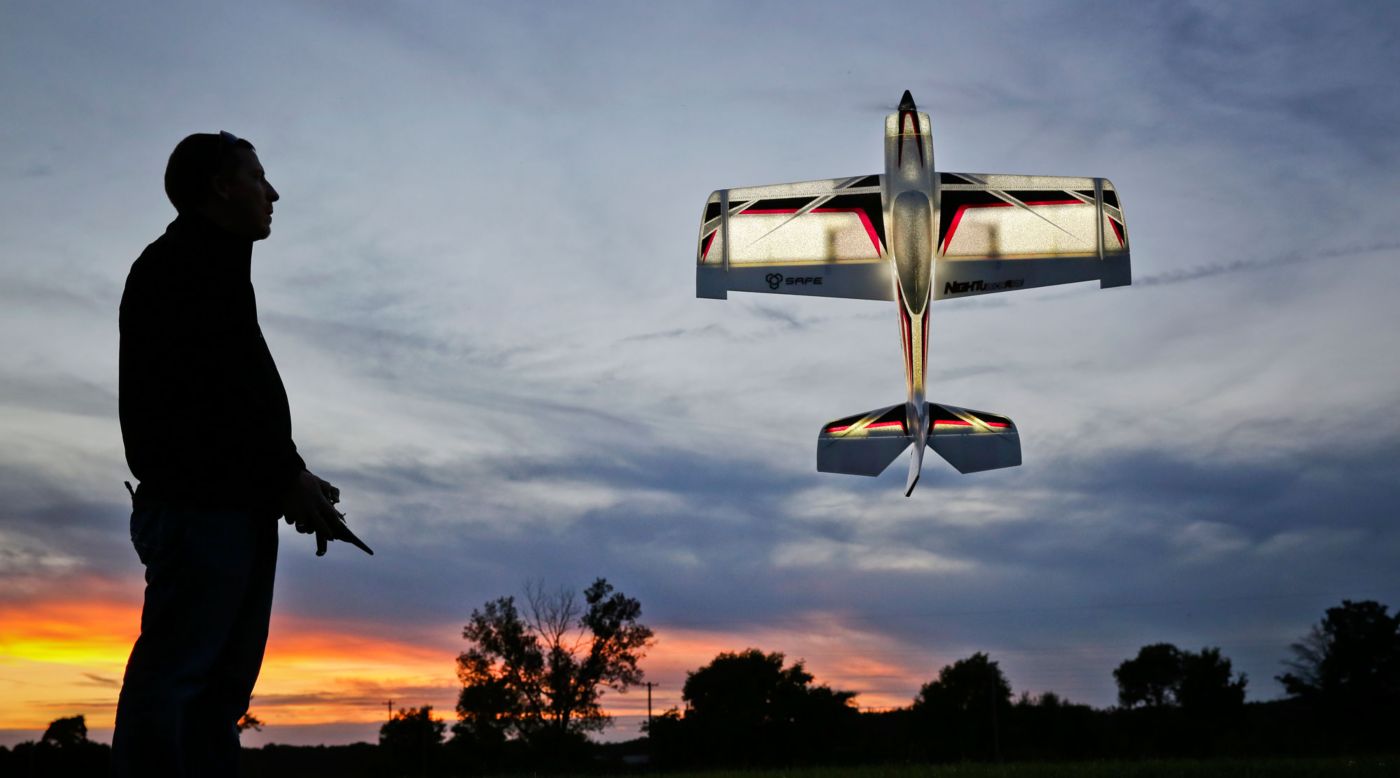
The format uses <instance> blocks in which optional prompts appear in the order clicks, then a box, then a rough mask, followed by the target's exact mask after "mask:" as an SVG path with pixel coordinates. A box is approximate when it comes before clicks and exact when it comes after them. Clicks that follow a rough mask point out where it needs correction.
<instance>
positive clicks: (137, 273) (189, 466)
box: [119, 215, 305, 514]
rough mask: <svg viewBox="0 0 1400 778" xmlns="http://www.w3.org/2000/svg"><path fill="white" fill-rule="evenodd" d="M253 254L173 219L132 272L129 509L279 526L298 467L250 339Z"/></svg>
mask: <svg viewBox="0 0 1400 778" xmlns="http://www.w3.org/2000/svg"><path fill="white" fill-rule="evenodd" d="M252 255H253V244H252V242H250V241H247V240H242V239H239V238H236V237H234V236H232V235H230V234H228V233H226V232H224V231H222V230H220V229H219V228H218V227H216V226H214V225H213V224H212V223H210V222H208V221H206V220H204V219H203V218H200V217H192V216H189V215H181V216H180V217H179V218H177V219H176V220H175V221H174V222H172V223H171V224H170V227H169V228H167V229H166V231H165V234H164V235H162V236H161V237H160V238H157V239H156V241H155V242H154V243H152V244H151V245H149V246H147V247H146V250H145V251H143V252H142V253H141V256H140V257H139V258H138V259H137V260H136V262H135V263H134V264H133V265H132V266H131V273H130V275H128V276H127V278H126V291H125V292H124V293H123V294H122V304H121V377H120V394H119V404H120V409H121V411H120V412H121V424H122V440H123V442H124V443H125V444H126V461H127V464H128V465H129V466H130V467H131V472H132V473H133V474H134V475H135V476H136V478H137V479H139V480H140V481H141V486H140V488H139V489H138V490H137V499H136V501H137V504H138V505H140V504H142V503H143V502H145V503H147V504H150V503H155V502H162V503H169V504H176V505H184V506H190V507H210V508H240V509H249V510H254V511H258V512H268V513H276V514H280V513H281V509H280V503H281V497H282V494H283V492H285V491H286V490H287V488H288V487H289V486H291V485H292V483H293V481H294V479H295V478H296V476H297V475H298V474H299V473H300V472H301V470H302V469H303V468H304V467H305V463H304V462H302V459H301V457H300V456H298V455H297V448H296V444H294V443H293V442H292V420H291V412H290V410H289V409H288V407H287V390H286V389H285V388H283V386H282V377H281V376H280V375H278V373H277V365H276V364H275V363H274V362H273V361H272V354H271V353H270V352H269V351H268V350H267V343H266V342H265V341H264V340H263V336H262V330H261V329H260V328H259V327H258V311H257V302H256V300H255V299H254V297H253V284H252V279H251V266H252Z"/></svg>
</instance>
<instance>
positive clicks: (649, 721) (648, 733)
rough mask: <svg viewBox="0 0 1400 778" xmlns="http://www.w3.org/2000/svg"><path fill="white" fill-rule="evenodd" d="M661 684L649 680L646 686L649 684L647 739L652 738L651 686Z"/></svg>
mask: <svg viewBox="0 0 1400 778" xmlns="http://www.w3.org/2000/svg"><path fill="white" fill-rule="evenodd" d="M660 685H661V684H656V683H652V682H651V681H647V682H646V686H647V740H651V688H652V687H653V686H660Z"/></svg>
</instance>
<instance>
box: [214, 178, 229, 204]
mask: <svg viewBox="0 0 1400 778" xmlns="http://www.w3.org/2000/svg"><path fill="white" fill-rule="evenodd" d="M228 190H229V177H228V176H227V175H225V174H223V173H215V174H214V175H213V177H212V178H210V179H209V192H210V194H211V195H212V196H213V198H214V199H215V200H222V201H227V200H228Z"/></svg>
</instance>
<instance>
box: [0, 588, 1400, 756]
mask: <svg viewBox="0 0 1400 778" xmlns="http://www.w3.org/2000/svg"><path fill="white" fill-rule="evenodd" d="M640 619H641V605H640V603H639V602H638V601H637V600H636V599H634V598H631V597H628V596H626V595H624V594H622V593H621V592H618V591H616V590H615V589H614V587H613V586H612V585H611V584H609V583H608V582H607V581H606V580H605V579H601V578H600V579H597V580H596V581H594V582H593V583H592V584H591V585H590V586H589V587H588V588H587V589H585V590H584V592H583V595H582V598H580V597H579V596H578V595H577V594H576V593H575V592H573V591H572V590H569V589H557V590H547V589H545V588H544V587H543V586H542V585H540V584H531V585H528V586H527V587H526V590H525V597H524V600H523V602H522V603H517V601H516V599H515V598H513V597H501V598H498V599H496V600H492V601H490V602H488V603H486V604H484V605H483V606H482V607H481V608H478V609H476V610H474V611H473V612H472V614H471V617H470V618H469V620H468V622H467V624H466V625H465V626H464V627H463V630H462V636H463V638H464V639H465V640H466V642H467V649H466V650H465V651H463V652H462V653H461V654H460V655H459V656H458V657H457V661H456V665H457V675H458V679H459V680H460V682H461V684H462V689H461V691H460V693H459V696H458V701H457V705H456V711H455V713H456V720H455V721H454V722H452V723H451V724H449V723H448V722H447V721H445V720H443V719H442V718H441V717H440V716H437V715H434V711H433V710H432V708H431V707H430V706H421V707H416V708H401V709H400V710H399V711H397V712H396V713H393V714H392V715H391V717H390V720H389V721H387V722H386V723H385V724H384V725H383V726H382V727H381V729H380V734H379V742H378V744H377V745H371V744H356V745H353V746H340V747H326V746H320V747H314V748H310V747H300V748H299V747H290V746H265V747H263V748H261V749H245V750H244V763H245V764H244V767H245V769H244V773H245V774H247V775H260V776H270V777H273V778H275V776H278V775H284V774H285V775H305V774H306V771H307V770H319V771H324V770H326V769H334V771H335V773H336V774H337V775H344V776H356V775H365V776H369V775H373V776H388V775H453V774H479V773H482V772H488V773H489V772H512V771H548V770H569V771H573V772H578V771H585V770H590V769H594V768H597V767H599V766H600V765H601V766H604V767H605V768H606V769H615V768H616V767H617V766H619V765H627V764H637V763H645V764H647V765H649V766H650V767H652V768H660V769H669V768H690V767H714V766H773V765H802V764H856V763H871V762H890V761H899V762H909V761H919V762H955V761H1013V760H1060V759H1105V758H1139V757H1178V756H1190V757H1210V756H1225V755H1229V756H1258V755H1271V756H1273V755H1339V754H1348V755H1351V754H1362V753H1381V752H1389V753H1394V752H1395V751H1396V750H1397V747H1400V740H1397V739H1396V738H1395V737H1394V733H1395V732H1397V731H1400V613H1396V614H1395V615H1391V614H1390V613H1389V610H1388V608H1387V607H1386V606H1385V605H1382V604H1380V603H1378V602H1374V601H1361V602H1352V601H1349V600H1344V601H1343V602H1342V603H1341V605H1338V606H1335V607H1332V608H1328V609H1327V611H1326V613H1325V614H1324V616H1323V618H1322V619H1321V621H1319V622H1318V623H1317V624H1315V625H1313V626H1312V627H1311V629H1310V631H1309V632H1308V633H1307V634H1306V635H1304V636H1303V637H1302V638H1301V639H1300V640H1299V641H1297V642H1296V643H1294V644H1292V645H1291V646H1290V647H1289V650H1290V653H1291V658H1290V659H1289V660H1288V661H1286V662H1285V663H1284V664H1285V667H1286V671H1285V672H1283V673H1281V674H1280V675H1278V676H1276V680H1278V681H1279V682H1280V683H1281V684H1283V687H1284V689H1285V692H1286V694H1287V697H1286V698H1284V699H1281V700H1275V701H1270V702H1255V703H1246V702H1245V691H1246V688H1247V685H1248V682H1249V679H1248V678H1247V677H1245V675H1244V674H1242V673H1236V672H1235V671H1234V669H1233V667H1232V664H1231V661H1230V659H1229V658H1228V657H1225V656H1224V655H1223V654H1222V653H1221V651H1220V649H1219V648H1216V647H1209V646H1207V647H1203V648H1201V649H1200V650H1198V651H1193V650H1183V649H1181V648H1179V647H1177V646H1175V645H1172V644H1169V643H1156V644H1151V645H1146V646H1143V647H1142V648H1141V649H1140V650H1139V651H1138V652H1137V655H1136V656H1134V657H1130V658H1127V659H1124V660H1123V661H1122V662H1121V663H1120V664H1119V665H1118V666H1117V667H1116V668H1115V669H1114V670H1113V671H1112V672H1113V678H1114V681H1115V683H1116V685H1117V689H1118V704H1117V705H1116V706H1114V707H1110V708H1107V709H1095V708H1092V707H1090V706H1087V705H1081V704H1075V703H1072V702H1070V701H1068V700H1065V699H1064V698H1062V697H1060V696H1059V695H1057V694H1055V693H1053V692H1046V693H1044V694H1041V695H1039V696H1035V697H1033V696H1031V695H1030V694H1027V693H1023V694H1021V695H1020V696H1019V697H1014V695H1013V692H1012V688H1011V684H1010V683H1009V682H1008V680H1007V678H1006V676H1005V675H1004V674H1003V673H1002V671H1001V668H1000V666H999V665H998V663H997V662H996V661H995V660H994V659H992V658H991V657H990V656H989V655H988V654H986V653H981V652H979V653H975V654H973V655H972V656H970V657H966V658H963V659H960V660H958V661H955V662H953V663H951V664H949V665H947V666H945V667H943V668H942V669H941V670H939V671H938V673H937V675H936V676H935V677H934V678H932V679H931V680H929V681H928V682H927V683H925V684H923V686H922V687H921V688H920V689H919V691H918V693H917V694H916V695H915V696H914V698H913V700H912V701H911V703H910V704H909V705H908V706H906V707H901V708H898V709H895V710H889V711H880V712H870V711H864V712H863V711H860V710H859V709H858V708H857V707H856V705H855V701H856V698H857V692H855V691H850V690H841V689H833V688H831V687H830V686H827V685H824V684H818V683H816V681H815V678H814V677H813V676H812V674H811V673H810V672H808V671H807V669H806V667H805V664H804V663H803V662H802V661H801V660H798V661H795V662H791V663H789V662H787V660H786V657H785V656H784V655H783V654H782V653H778V652H765V651H763V650H760V649H757V648H749V649H745V650H742V651H734V652H723V653H720V654H719V655H717V656H716V657H715V658H714V659H713V660H711V661H710V662H709V663H708V664H706V665H704V666H703V667H700V668H697V669H695V670H693V671H690V672H688V673H687V674H686V680H685V684H684V686H683V688H682V690H681V697H682V700H683V707H682V708H673V709H670V710H667V711H664V712H662V713H661V714H660V715H659V716H656V717H655V718H653V719H652V720H651V721H650V723H649V724H648V725H645V726H644V727H643V730H644V732H643V737H641V738H638V739H636V740H633V741H628V742H624V743H607V744H600V743H595V742H592V741H590V739H589V735H590V734H594V733H597V732H599V731H601V730H602V729H603V728H604V727H606V726H607V724H608V723H609V717H608V715H607V714H606V712H605V711H604V708H603V706H602V698H603V696H604V695H605V694H606V693H607V692H608V691H610V690H611V691H616V692H625V691H627V690H629V689H630V688H632V687H634V686H636V685H637V684H638V683H640V682H641V681H642V679H643V677H644V675H643V671H642V669H641V660H642V659H643V658H644V657H645V655H646V650H647V649H648V647H649V646H650V645H651V644H652V643H653V638H654V635H653V632H652V630H651V629H650V628H649V627H647V626H645V625H644V624H642V623H641V620H640ZM261 725H262V722H261V721H260V720H258V718H257V717H255V716H253V715H252V714H251V713H249V714H248V715H247V716H245V718H244V720H243V721H242V722H240V728H244V727H249V728H260V727H261ZM108 750H109V749H108V748H107V747H106V746H105V745H102V744H97V743H93V742H92V741H90V740H88V738H87V730H86V726H85V723H84V720H83V717H82V716H77V717H73V718H65V719H59V720H56V721H55V722H53V724H51V725H50V727H49V729H48V731H46V732H45V734H44V736H43V737H42V738H41V739H40V741H38V742H29V743H22V744H20V745H18V746H16V747H15V748H14V749H5V748H3V747H0V775H7V776H8V775H16V776H24V775H36V776H37V775H90V774H100V773H101V769H99V768H98V767H97V766H100V765H102V764H105V760H106V758H107V753H108Z"/></svg>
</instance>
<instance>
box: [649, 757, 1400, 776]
mask: <svg viewBox="0 0 1400 778" xmlns="http://www.w3.org/2000/svg"><path fill="white" fill-rule="evenodd" d="M673 775H676V776H677V778H1217V777H1218V778H1326V777H1328V776H1343V777H1344V778H1372V777H1373V776H1374V777H1376V778H1379V776H1400V758H1397V757H1366V758H1355V759H1211V760H1202V761H1195V760H1188V759H1172V760H1162V761H1141V762H1027V763H1022V764H1004V765H995V764H966V765H881V766H868V767H826V768H801V769H792V770H716V771H711V772H697V773H680V774H673Z"/></svg>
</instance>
